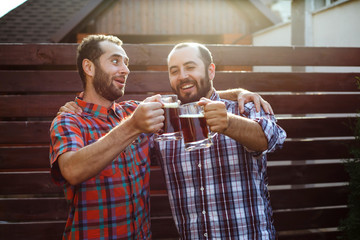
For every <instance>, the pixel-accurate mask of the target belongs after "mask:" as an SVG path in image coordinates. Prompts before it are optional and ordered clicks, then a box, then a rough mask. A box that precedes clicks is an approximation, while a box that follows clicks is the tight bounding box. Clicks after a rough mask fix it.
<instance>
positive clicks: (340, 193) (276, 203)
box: [270, 186, 349, 210]
mask: <svg viewBox="0 0 360 240" xmlns="http://www.w3.org/2000/svg"><path fill="white" fill-rule="evenodd" d="M348 192H349V191H348V187H347V186H339V187H315V188H313V187H312V188H310V187H309V188H293V189H279V190H278V189H277V190H271V191H270V199H271V206H272V208H273V209H274V210H278V209H298V208H311V207H324V206H337V205H347V197H348Z"/></svg>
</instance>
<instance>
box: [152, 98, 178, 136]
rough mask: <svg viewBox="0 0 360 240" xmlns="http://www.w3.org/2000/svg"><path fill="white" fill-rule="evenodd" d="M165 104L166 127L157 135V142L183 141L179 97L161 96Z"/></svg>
mask: <svg viewBox="0 0 360 240" xmlns="http://www.w3.org/2000/svg"><path fill="white" fill-rule="evenodd" d="M161 101H162V102H163V103H164V107H163V108H164V117H165V120H164V126H163V128H162V129H161V130H160V132H159V133H157V134H156V135H155V140H156V141H172V140H178V139H181V138H182V136H181V130H180V119H179V102H178V98H177V95H161Z"/></svg>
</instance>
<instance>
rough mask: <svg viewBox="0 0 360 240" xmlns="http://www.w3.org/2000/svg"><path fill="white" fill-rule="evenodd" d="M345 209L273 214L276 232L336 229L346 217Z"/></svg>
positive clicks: (307, 210) (304, 210)
mask: <svg viewBox="0 0 360 240" xmlns="http://www.w3.org/2000/svg"><path fill="white" fill-rule="evenodd" d="M347 212H348V209H347V208H345V207H335V208H324V209H303V210H297V211H293V210H291V211H280V212H274V225H275V229H277V231H287V230H301V229H316V228H330V227H338V226H339V223H340V219H343V218H345V217H346V214H347Z"/></svg>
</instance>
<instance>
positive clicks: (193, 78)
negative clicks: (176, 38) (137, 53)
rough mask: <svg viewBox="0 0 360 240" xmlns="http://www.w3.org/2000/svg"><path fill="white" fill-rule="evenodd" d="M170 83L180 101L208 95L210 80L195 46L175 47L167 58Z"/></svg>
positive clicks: (185, 101) (210, 85) (192, 100)
mask: <svg viewBox="0 0 360 240" xmlns="http://www.w3.org/2000/svg"><path fill="white" fill-rule="evenodd" d="M168 71H169V79H170V85H171V88H172V90H173V92H174V93H176V94H177V95H178V97H179V100H180V101H181V102H182V103H188V102H195V101H198V100H199V99H200V98H201V97H210V96H209V95H210V94H211V91H212V81H211V80H210V79H209V73H208V67H205V65H204V62H203V61H202V59H201V58H200V52H199V50H198V48H197V47H193V46H188V47H183V48H179V49H176V50H175V51H174V52H172V53H171V55H170V56H169V59H168Z"/></svg>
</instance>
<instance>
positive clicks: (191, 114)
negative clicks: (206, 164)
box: [179, 102, 216, 151]
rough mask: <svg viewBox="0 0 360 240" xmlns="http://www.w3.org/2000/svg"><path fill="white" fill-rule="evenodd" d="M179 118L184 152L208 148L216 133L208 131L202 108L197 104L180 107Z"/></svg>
mask: <svg viewBox="0 0 360 240" xmlns="http://www.w3.org/2000/svg"><path fill="white" fill-rule="evenodd" d="M179 117H180V122H181V129H182V132H183V138H184V143H185V150H186V151H192V150H197V149H202V148H208V147H210V146H211V145H213V143H212V138H213V137H214V136H215V135H216V133H212V132H210V131H209V129H208V126H207V124H206V119H205V117H204V112H203V108H202V107H201V106H199V105H197V102H192V103H187V104H183V105H180V107H179Z"/></svg>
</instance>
